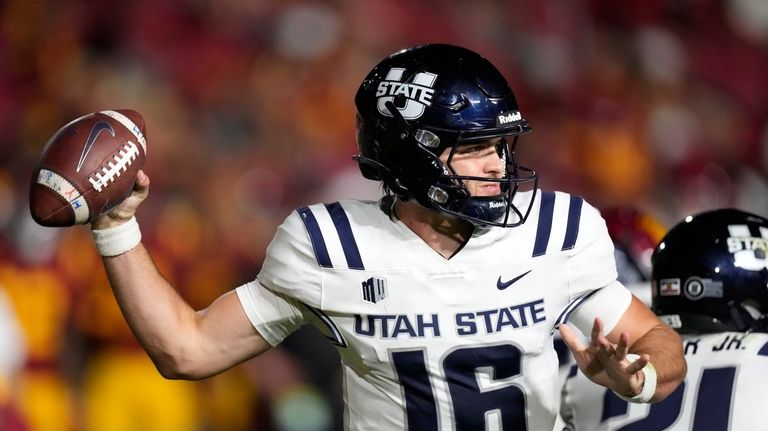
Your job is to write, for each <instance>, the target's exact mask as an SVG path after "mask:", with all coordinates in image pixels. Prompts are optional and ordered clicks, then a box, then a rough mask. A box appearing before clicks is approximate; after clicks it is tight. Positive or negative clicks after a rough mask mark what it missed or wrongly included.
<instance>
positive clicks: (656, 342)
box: [560, 296, 687, 402]
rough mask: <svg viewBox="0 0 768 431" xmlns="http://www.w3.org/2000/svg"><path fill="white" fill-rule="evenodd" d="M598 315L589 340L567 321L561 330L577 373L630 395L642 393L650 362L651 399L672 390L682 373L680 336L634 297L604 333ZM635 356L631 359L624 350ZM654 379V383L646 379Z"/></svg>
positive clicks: (620, 392) (683, 363)
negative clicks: (574, 361) (575, 330)
mask: <svg viewBox="0 0 768 431" xmlns="http://www.w3.org/2000/svg"><path fill="white" fill-rule="evenodd" d="M603 329H604V327H603V322H602V320H601V319H600V318H599V317H598V318H595V321H594V323H593V325H592V330H591V334H590V337H589V338H590V340H589V344H588V345H585V344H584V343H583V342H582V341H581V339H580V338H579V337H578V336H577V335H576V334H575V333H574V332H573V331H572V330H571V329H570V328H569V327H568V326H567V325H561V326H560V333H561V335H562V337H563V341H565V343H566V345H568V347H569V349H570V350H571V352H572V353H573V355H574V358H575V359H576V362H577V363H578V364H579V368H580V369H581V370H582V372H583V373H584V374H585V375H586V376H587V377H589V378H590V379H591V380H592V381H594V382H595V383H598V384H600V385H603V386H605V387H607V388H609V389H612V390H613V391H614V392H616V393H617V394H619V395H623V396H625V397H628V398H631V397H633V396H636V395H638V394H641V393H642V392H643V389H644V388H645V385H646V383H648V382H646V372H652V371H649V370H648V369H647V368H646V372H643V371H642V370H643V368H645V367H646V366H647V365H648V364H649V363H650V364H651V367H652V368H653V370H654V371H655V374H656V382H655V391H654V392H653V395H652V396H651V398H650V402H657V401H661V400H663V399H664V398H666V397H667V396H668V395H669V394H671V393H672V392H673V391H674V390H675V388H677V386H678V385H679V384H680V382H682V380H683V378H684V377H685V373H686V370H687V365H686V362H685V356H684V355H683V347H682V346H683V344H682V340H681V338H680V336H679V335H678V334H677V332H675V331H674V330H673V329H671V328H669V327H668V326H666V325H664V324H663V323H662V322H661V321H660V320H659V319H658V317H656V315H655V314H653V312H651V310H650V309H648V307H647V306H646V305H645V304H643V303H642V302H641V301H640V300H639V299H637V298H636V297H634V296H632V300H631V302H630V304H629V306H628V307H627V309H626V311H625V312H624V313H623V315H622V316H621V318H620V319H619V320H618V323H616V325H614V326H613V328H612V329H611V330H610V332H609V333H608V334H607V335H606V334H604V332H603ZM630 353H632V354H636V355H639V357H638V358H637V359H636V360H634V361H630V359H629V358H628V357H627V355H628V354H630ZM648 384H653V383H648Z"/></svg>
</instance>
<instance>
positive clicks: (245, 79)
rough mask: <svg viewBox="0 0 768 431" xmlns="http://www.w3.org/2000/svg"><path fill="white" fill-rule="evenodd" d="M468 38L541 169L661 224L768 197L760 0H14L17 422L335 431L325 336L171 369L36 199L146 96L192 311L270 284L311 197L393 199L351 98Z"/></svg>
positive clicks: (9, 258) (160, 235)
mask: <svg viewBox="0 0 768 431" xmlns="http://www.w3.org/2000/svg"><path fill="white" fill-rule="evenodd" d="M426 42H445V43H454V44H458V45H462V46H465V47H467V48H470V49H473V50H475V51H477V52H479V53H481V54H483V55H485V56H486V57H488V58H489V59H490V60H491V61H492V62H493V63H495V64H496V65H497V66H498V67H499V68H500V69H501V70H502V72H503V73H504V74H505V75H506V76H507V77H508V79H509V80H510V83H511V85H512V87H513V90H514V91H515V93H516V95H517V98H518V102H519V104H520V107H521V111H522V113H523V115H524V116H525V117H526V118H528V120H529V121H530V123H531V125H532V126H533V129H534V131H533V132H532V133H531V134H529V135H527V136H525V137H523V139H522V140H521V142H520V145H519V146H518V156H519V159H520V161H521V164H523V165H526V166H529V167H532V168H534V169H536V170H537V171H539V173H540V177H541V183H540V184H541V186H542V187H543V188H546V189H558V190H566V191H569V192H572V193H575V194H580V195H582V196H584V197H585V198H586V199H587V200H588V201H589V202H591V203H592V204H594V205H596V206H598V207H607V206H615V205H632V206H634V207H638V208H642V209H643V210H645V211H649V212H651V213H653V214H655V216H656V217H658V218H659V219H660V220H661V221H662V222H664V223H666V224H667V225H671V224H673V223H674V222H675V221H676V220H678V219H679V218H681V217H682V216H684V215H687V214H690V213H693V212H698V211H703V210H707V209H711V208H716V207H727V206H731V207H737V208H740V209H743V210H746V211H750V212H754V213H757V214H762V215H767V214H768V181H767V180H766V178H767V177H766V170H767V169H768V122H767V121H766V120H767V119H768V82H766V80H767V78H766V77H768V3H766V2H764V1H762V0H642V1H635V2H615V1H611V0H539V1H536V2H530V1H525V0H476V1H472V2H459V1H450V0H372V1H367V0H366V1H354V0H328V1H309V0H285V1H280V2H277V1H272V2H269V1H265V0H219V1H210V0H153V1H147V0H144V1H130V2H108V1H97V0H91V1H88V0H73V1H68V2H57V1H46V0H5V1H4V2H0V430H9V431H20V430H34V431H37V430H40V431H47V430H56V431H68V430H72V431H80V430H83V431H91V430H103V429H108V430H111V431H112V430H138V429H141V430H173V431H183V430H195V431H205V430H211V431H214V430H233V431H237V430H297V431H298V430H305V431H309V430H318V431H319V430H330V429H337V428H338V427H339V424H340V423H341V419H340V418H341V414H342V407H341V406H340V404H339V403H340V401H339V400H338V396H339V394H340V387H339V385H340V384H341V383H340V381H339V377H338V374H336V372H337V368H336V366H335V363H336V361H337V358H336V356H335V352H334V351H333V350H332V349H331V348H330V347H328V346H327V345H325V344H323V340H322V339H320V336H319V335H318V334H316V333H313V332H311V331H307V332H302V331H300V332H299V333H298V334H296V335H294V336H292V337H290V338H289V339H288V340H287V341H286V343H285V346H283V347H282V348H281V349H277V350H274V351H272V352H270V353H269V354H268V355H265V356H264V357H261V358H259V359H258V360H255V361H250V362H248V363H245V364H243V365H241V366H238V367H236V368H235V369H233V370H230V371H228V372H226V373H224V374H222V375H220V376H217V377H214V378H212V379H208V380H205V381H201V382H172V381H165V380H163V379H162V378H161V377H160V376H159V375H158V374H157V372H156V371H155V370H154V368H153V366H152V364H151V363H150V361H149V359H148V358H147V357H146V355H144V354H143V352H142V351H141V349H140V347H138V345H137V344H136V342H135V340H134V339H133V337H132V335H131V333H130V331H129V329H128V327H127V326H126V324H125V323H124V321H123V319H122V317H121V316H120V313H119V310H118V308H117V305H116V304H115V302H114V300H113V299H112V296H111V292H110V289H109V286H108V283H107V280H106V276H105V275H104V273H103V270H102V269H101V264H100V261H99V258H98V257H97V256H96V254H95V251H94V250H93V247H92V246H91V245H90V244H89V241H90V239H89V235H90V234H89V232H88V229H87V228H86V227H78V228H71V229H52V228H42V227H39V226H37V225H35V224H34V222H33V221H31V217H30V216H29V210H28V204H27V193H28V187H29V182H30V180H31V178H30V175H31V171H32V168H33V166H34V164H35V161H36V159H37V158H38V157H39V155H40V152H41V150H42V148H43V146H44V145H45V143H46V141H47V140H48V138H49V137H50V136H51V135H52V134H53V133H54V132H55V131H56V130H58V129H59V128H60V127H61V126H63V125H64V124H65V123H67V122H68V121H70V120H72V119H74V118H76V117H79V116H81V115H83V114H85V113H88V112H92V111H96V110H102V109H120V108H127V109H135V110H137V111H139V112H140V113H142V115H143V116H144V120H145V123H146V129H147V135H148V150H147V153H148V159H147V163H146V165H145V171H146V172H147V173H148V175H149V176H150V178H151V180H152V186H151V193H150V198H149V200H148V201H147V203H146V204H145V205H144V206H143V207H142V209H141V211H140V218H141V224H142V232H143V235H144V238H145V243H146V244H147V246H148V247H149V248H150V249H151V250H152V253H153V255H154V256H155V259H156V261H157V263H158V266H159V267H160V268H162V270H163V274H164V275H165V276H166V277H167V278H168V279H169V280H171V281H172V282H173V283H174V284H175V285H176V286H178V287H179V288H180V291H181V294H182V295H183V296H184V297H185V298H186V299H187V300H188V301H190V302H191V303H192V304H193V305H195V306H196V307H204V306H205V305H207V304H208V303H209V302H210V301H211V300H212V299H213V298H215V297H217V296H218V295H220V294H221V293H223V292H224V291H226V290H229V289H231V288H233V287H235V286H238V285H240V284H242V283H245V282H247V281H249V280H251V279H253V278H254V277H255V276H256V274H257V272H258V270H259V266H260V262H261V260H262V258H263V253H264V250H265V247H266V245H267V244H268V242H269V240H270V239H271V237H272V235H273V233H274V230H275V228H276V227H277V225H278V224H279V223H280V222H281V221H282V220H283V218H284V217H285V216H286V215H287V214H288V213H289V212H290V211H292V210H293V209H294V208H296V207H298V206H302V205H306V204H308V203H313V202H318V201H326V202H328V201H333V200H338V199H340V198H344V197H362V198H376V197H377V196H378V195H379V193H380V192H379V188H378V185H377V184H375V183H373V182H370V181H366V180H364V179H362V177H361V176H359V174H358V172H357V167H356V165H355V163H354V162H353V161H352V160H351V158H350V157H351V156H352V155H353V154H355V153H356V146H355V128H354V126H355V123H354V116H355V111H354V104H353V97H354V94H355V91H356V90H357V86H358V84H359V82H360V81H361V79H362V78H363V76H364V75H365V74H366V73H367V72H368V70H369V69H370V68H371V67H372V66H373V65H374V64H375V63H377V62H378V61H379V60H380V59H381V58H382V57H383V56H385V55H387V54H389V53H391V52H393V51H395V50H397V49H399V48H403V47H406V46H410V45H415V44H419V43H426Z"/></svg>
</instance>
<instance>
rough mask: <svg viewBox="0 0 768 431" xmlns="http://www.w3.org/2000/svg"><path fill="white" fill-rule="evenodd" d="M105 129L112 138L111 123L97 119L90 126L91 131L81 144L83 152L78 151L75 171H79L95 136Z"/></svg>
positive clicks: (113, 132) (94, 140) (113, 131)
mask: <svg viewBox="0 0 768 431" xmlns="http://www.w3.org/2000/svg"><path fill="white" fill-rule="evenodd" d="M105 130H106V131H108V132H109V133H110V134H111V135H112V137H113V138H114V137H115V130H114V129H113V128H112V125H110V124H109V123H107V122H105V121H99V122H97V123H96V124H94V125H93V127H91V131H90V132H89V133H88V139H86V140H85V145H84V146H83V152H82V153H80V161H78V162H77V169H76V170H75V172H80V168H82V167H83V162H85V158H86V157H88V153H89V152H91V148H92V147H93V143H94V142H96V138H98V137H99V133H101V132H103V131H105Z"/></svg>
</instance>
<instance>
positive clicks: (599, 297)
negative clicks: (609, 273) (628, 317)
mask: <svg viewBox="0 0 768 431" xmlns="http://www.w3.org/2000/svg"><path fill="white" fill-rule="evenodd" d="M631 302H632V292H630V291H629V289H627V288H626V287H624V285H623V284H621V283H620V282H618V281H614V282H612V283H610V284H608V285H607V286H605V287H603V288H601V289H600V290H598V291H596V292H595V293H593V294H592V295H591V296H590V297H589V298H587V299H586V300H585V301H584V302H582V303H581V304H580V305H579V306H578V308H576V309H575V310H574V311H573V313H571V315H570V317H569V320H570V321H571V322H573V324H574V325H575V326H576V327H577V328H578V329H579V330H580V331H581V332H582V333H583V334H585V335H587V336H589V334H590V332H592V324H593V323H594V321H595V317H599V318H600V319H601V320H602V321H603V326H604V333H605V334H608V333H609V332H611V331H612V330H613V328H614V327H615V326H616V324H618V323H619V320H621V316H623V315H624V312H625V311H627V309H628V308H629V304H630V303H631Z"/></svg>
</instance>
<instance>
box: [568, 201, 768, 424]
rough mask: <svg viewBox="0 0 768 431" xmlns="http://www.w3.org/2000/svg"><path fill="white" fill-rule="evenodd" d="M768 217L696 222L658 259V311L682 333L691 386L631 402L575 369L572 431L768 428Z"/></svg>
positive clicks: (713, 214)
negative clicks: (644, 401) (649, 402)
mask: <svg viewBox="0 0 768 431" xmlns="http://www.w3.org/2000/svg"><path fill="white" fill-rule="evenodd" d="M766 251H768V220H766V219H765V218H763V217H759V216H756V215H753V214H749V213H746V212H743V211H739V210H735V209H719V210H715V211H709V212H704V213H701V214H698V215H694V216H691V217H687V218H685V219H684V220H682V221H681V222H680V223H679V224H677V225H676V226H674V227H673V228H672V229H671V230H670V231H669V232H668V233H667V235H666V236H665V237H664V238H663V239H662V241H661V242H660V243H659V245H658V246H657V247H656V249H655V250H654V253H653V255H652V257H651V263H652V286H653V290H652V294H653V297H652V309H653V311H654V312H655V313H657V314H658V315H659V317H660V318H661V319H662V320H663V321H664V322H666V323H667V324H669V325H670V326H671V327H672V328H675V329H676V330H677V331H678V332H680V333H681V334H683V346H684V351H685V357H686V359H687V362H688V375H687V376H686V378H685V381H684V382H683V383H682V384H681V385H680V386H678V387H677V389H676V390H675V391H674V392H673V393H672V394H671V395H670V396H669V397H667V398H666V399H665V400H663V401H661V402H659V403H656V404H653V405H631V404H628V403H626V402H625V401H623V400H621V399H619V398H618V397H616V396H615V395H614V394H612V393H611V392H610V391H606V390H605V388H602V387H599V386H596V385H594V384H593V383H591V382H590V381H589V380H587V378H586V377H584V375H583V374H582V373H581V372H579V371H577V370H576V369H575V368H574V369H573V370H572V373H571V375H570V377H569V378H568V379H567V380H566V384H565V386H564V390H563V399H562V402H563V404H562V415H563V418H564V420H565V421H566V423H567V424H568V427H566V429H571V430H590V431H592V430H619V429H621V430H712V431H718V430H729V429H730V430H756V429H765V427H766V424H768V412H767V411H766V410H765V406H766V405H768V396H766V395H765V393H764V391H763V388H764V387H765V385H766V384H768V377H766V372H765V371H766V370H768V334H766V333H768V317H767V316H768V314H767V313H768V289H766V285H768V260H766Z"/></svg>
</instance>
